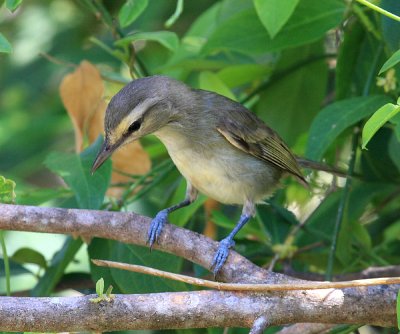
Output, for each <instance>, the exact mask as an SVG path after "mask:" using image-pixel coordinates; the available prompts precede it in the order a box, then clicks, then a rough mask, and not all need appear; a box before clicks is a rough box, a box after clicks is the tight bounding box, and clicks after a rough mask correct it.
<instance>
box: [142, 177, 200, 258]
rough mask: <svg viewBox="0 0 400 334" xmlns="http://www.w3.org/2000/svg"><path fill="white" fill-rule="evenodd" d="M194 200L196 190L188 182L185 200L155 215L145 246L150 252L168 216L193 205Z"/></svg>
mask: <svg viewBox="0 0 400 334" xmlns="http://www.w3.org/2000/svg"><path fill="white" fill-rule="evenodd" d="M196 198H197V190H196V189H195V188H193V187H192V185H191V184H190V183H189V182H188V184H187V189H186V197H185V200H183V201H182V202H181V203H179V204H176V205H174V206H171V207H169V208H167V209H164V210H161V211H160V212H159V213H157V215H156V216H155V217H154V218H153V220H152V221H151V224H150V229H149V232H148V234H147V244H148V245H149V246H150V250H151V248H152V247H153V244H154V242H156V241H157V240H158V238H159V236H160V235H161V232H162V229H163V227H164V225H165V224H166V223H167V221H168V215H169V214H170V213H171V212H173V211H175V210H178V209H180V208H183V207H185V206H188V205H189V204H191V203H193V202H194V201H195V199H196Z"/></svg>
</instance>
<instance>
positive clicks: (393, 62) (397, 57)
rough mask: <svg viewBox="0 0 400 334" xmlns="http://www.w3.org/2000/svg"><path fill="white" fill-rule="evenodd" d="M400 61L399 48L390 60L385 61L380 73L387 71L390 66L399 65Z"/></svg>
mask: <svg viewBox="0 0 400 334" xmlns="http://www.w3.org/2000/svg"><path fill="white" fill-rule="evenodd" d="M399 62H400V50H397V51H396V52H395V53H393V54H392V55H391V56H390V58H389V59H388V60H386V61H385V63H384V64H383V66H382V67H381V69H380V70H379V74H381V73H383V72H385V71H387V70H388V69H389V68H391V67H393V66H395V65H397V64H398V63H399Z"/></svg>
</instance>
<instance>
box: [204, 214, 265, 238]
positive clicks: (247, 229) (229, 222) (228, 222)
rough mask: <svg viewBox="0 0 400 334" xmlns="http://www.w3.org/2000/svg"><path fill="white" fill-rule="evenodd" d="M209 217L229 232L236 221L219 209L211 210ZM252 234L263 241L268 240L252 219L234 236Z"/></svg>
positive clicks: (243, 236)
mask: <svg viewBox="0 0 400 334" xmlns="http://www.w3.org/2000/svg"><path fill="white" fill-rule="evenodd" d="M211 216H212V217H211V218H212V221H213V222H214V223H215V224H216V225H218V226H221V227H223V228H225V229H227V230H228V231H229V232H230V231H231V230H232V229H233V228H234V227H235V226H236V224H237V221H235V220H233V219H230V218H228V217H227V216H225V215H224V214H223V213H222V212H221V211H213V212H212V213H211ZM249 235H252V236H253V237H256V238H258V239H260V240H262V241H263V242H266V241H267V240H268V236H267V235H266V234H265V233H264V231H261V229H260V226H259V225H257V224H255V222H254V221H252V222H250V223H249V224H246V225H245V226H244V227H243V228H242V229H241V230H240V231H239V232H238V234H237V235H236V236H235V238H236V239H237V240H240V239H245V238H246V237H247V236H249Z"/></svg>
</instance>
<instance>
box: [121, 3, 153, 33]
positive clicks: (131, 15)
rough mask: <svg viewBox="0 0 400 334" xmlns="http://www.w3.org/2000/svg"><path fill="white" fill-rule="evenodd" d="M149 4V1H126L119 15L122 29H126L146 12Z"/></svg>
mask: <svg viewBox="0 0 400 334" xmlns="http://www.w3.org/2000/svg"><path fill="white" fill-rule="evenodd" d="M148 4H149V1H148V0H126V2H125V3H124V4H123V6H122V7H121V9H120V11H119V14H118V20H119V23H120V25H121V27H122V28H125V27H126V26H128V25H130V24H131V23H133V22H134V21H135V20H136V19H137V18H138V17H139V16H140V14H142V13H143V12H144V10H145V9H146V7H147V5H148Z"/></svg>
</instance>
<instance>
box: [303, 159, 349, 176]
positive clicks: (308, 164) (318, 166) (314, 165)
mask: <svg viewBox="0 0 400 334" xmlns="http://www.w3.org/2000/svg"><path fill="white" fill-rule="evenodd" d="M296 160H297V163H298V164H299V165H300V167H302V168H309V169H314V170H318V171H323V172H327V173H330V174H333V175H336V176H340V177H346V178H347V177H350V175H348V174H347V173H346V171H344V170H342V169H339V168H336V167H332V166H329V165H326V164H324V163H321V162H316V161H312V160H308V159H305V158H300V157H296ZM353 176H354V175H353Z"/></svg>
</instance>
